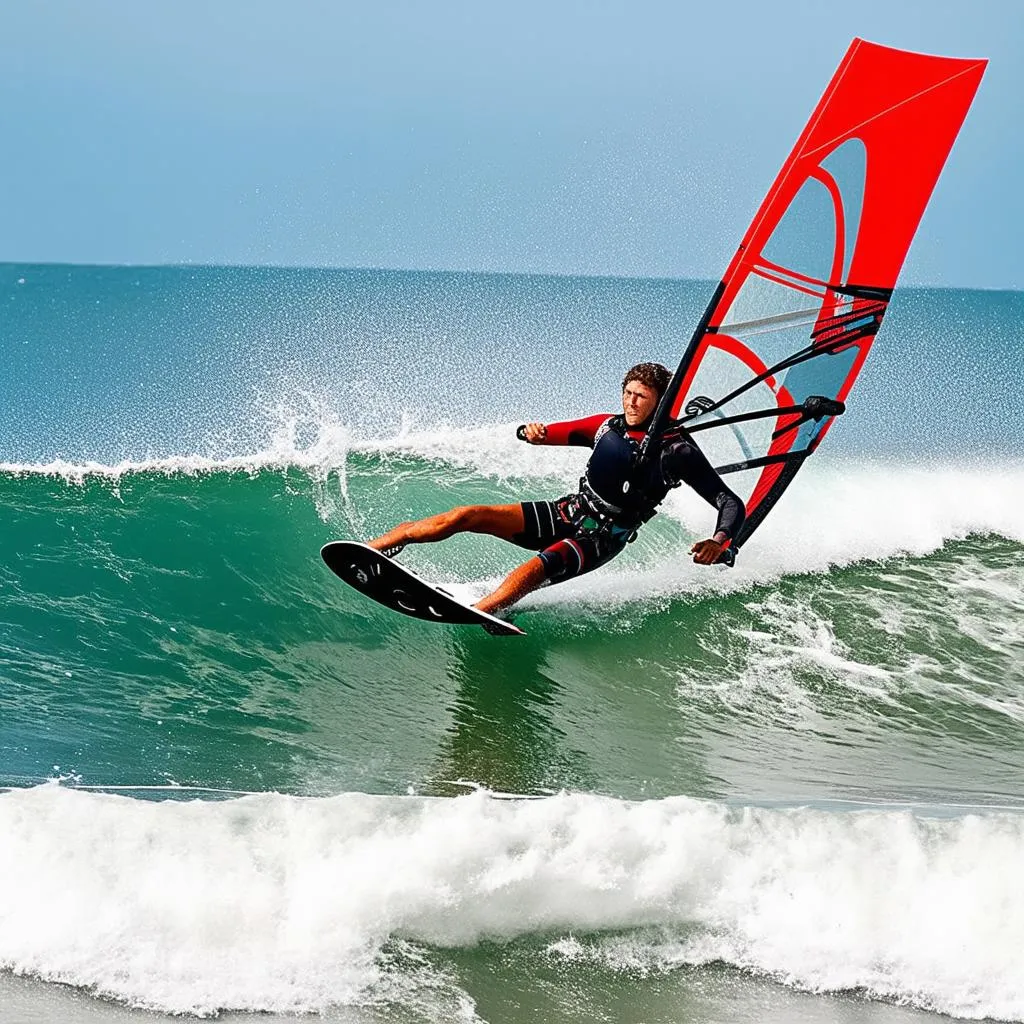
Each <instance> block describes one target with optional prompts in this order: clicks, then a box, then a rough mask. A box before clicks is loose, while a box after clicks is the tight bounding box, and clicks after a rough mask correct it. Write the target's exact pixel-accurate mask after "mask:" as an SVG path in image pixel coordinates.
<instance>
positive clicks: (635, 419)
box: [369, 363, 745, 612]
mask: <svg viewBox="0 0 1024 1024" xmlns="http://www.w3.org/2000/svg"><path fill="white" fill-rule="evenodd" d="M670 379H671V374H670V373H669V371H668V370H667V369H666V368H665V367H664V366H662V365H661V364H660V363H639V364H638V365H637V366H634V367H633V368H632V369H631V370H629V372H628V373H627V374H626V376H625V379H624V380H623V382H622V414H621V415H616V416H608V415H607V414H600V415H597V416H590V417H587V418H585V419H581V420H572V421H568V422H564V423H552V424H547V425H545V424H543V423H527V424H524V425H523V426H521V427H520V428H519V430H518V432H517V433H518V436H519V437H520V438H521V439H522V440H524V441H527V442H528V443H530V444H551V445H581V446H586V447H592V448H593V449H594V451H593V454H592V455H591V457H590V460H589V461H588V463H587V467H586V470H585V472H584V475H583V477H582V478H581V479H580V487H579V491H578V492H577V493H575V494H569V495H566V496H565V497H563V498H559V499H558V500H557V501H524V502H522V503H520V504H516V505H466V506H461V507H459V508H453V509H451V510H450V511H448V512H442V513H441V514H440V515H436V516H430V517H429V518H426V519H421V520H419V521H417V522H408V523H401V524H399V525H398V526H396V527H395V528H394V529H392V530H389V531H388V532H387V533H385V534H384V535H383V536H381V537H378V538H377V539H376V540H372V541H370V542H369V544H370V547H372V548H375V549H377V550H378V551H383V552H384V553H385V554H389V555H396V554H397V553H398V552H399V551H400V550H401V549H402V548H403V547H404V546H405V545H406V544H426V543H430V542H432V541H439V540H444V539H446V538H447V537H451V536H453V535H454V534H456V533H463V532H467V531H468V532H472V533H486V534H491V535H492V536H495V537H500V538H501V539H502V540H507V541H510V542H511V543H513V544H518V545H519V546H520V547H525V548H530V549H531V550H534V551H537V552H538V554H537V555H536V557H534V558H531V559H529V561H527V562H524V563H523V564H522V565H520V566H519V567H518V568H516V569H514V570H513V571H512V572H511V573H510V574H509V575H508V577H506V579H505V580H504V582H503V583H502V584H501V585H500V586H499V587H498V588H497V590H495V591H494V592H493V593H492V594H489V595H488V596H487V597H485V598H483V599H482V600H481V601H479V602H477V605H476V607H477V608H479V609H480V610H481V611H485V612H495V611H497V610H500V609H502V608H506V607H508V606H509V605H511V604H514V603H515V602H516V601H518V600H520V599H521V598H523V597H525V596H526V595H527V594H529V593H530V592H531V591H533V590H536V589H537V588H538V587H540V586H541V585H543V584H544V583H548V582H550V583H556V582H561V581H562V580H566V579H569V578H571V577H573V576H580V575H582V574H583V573H585V572H590V571H591V570H593V569H596V568H597V567H598V566H600V565H603V564H604V563H605V562H607V561H609V560H610V559H612V558H614V557H615V556H616V555H617V554H618V553H619V552H620V551H622V549H623V548H624V547H625V546H626V544H627V543H629V542H630V541H631V540H633V539H634V538H635V537H636V531H637V529H638V528H639V527H640V526H642V525H643V524H644V523H645V522H647V520H649V519H650V518H651V517H652V516H653V515H654V514H655V510H656V508H657V506H658V505H659V504H660V503H661V501H662V500H663V499H664V498H665V495H666V494H668V492H669V491H670V490H671V489H672V488H673V487H677V486H678V485H679V484H681V483H686V484H688V485H689V486H690V487H692V488H693V489H694V490H695V491H696V492H697V493H698V494H699V495H700V496H701V497H702V498H703V499H704V500H705V501H706V502H708V504H709V505H713V506H715V507H716V508H717V509H718V522H717V524H716V527H715V533H714V535H713V536H712V537H710V538H709V539H707V540H702V541H698V542H697V543H696V544H694V545H693V547H692V548H691V549H690V550H691V553H692V554H693V560H694V561H695V562H696V563H698V564H699V565H711V564H712V563H714V562H716V561H719V560H720V559H721V558H722V556H723V553H724V552H725V551H726V549H727V548H728V546H729V543H730V541H731V540H732V539H733V538H734V537H735V536H736V532H737V531H738V530H739V528H740V527H741V526H742V525H743V520H744V515H745V512H744V507H743V502H742V501H741V500H740V499H739V498H738V497H737V496H736V494H734V493H733V492H732V491H731V490H730V489H729V488H728V487H727V486H726V485H725V484H724V483H723V482H722V479H721V477H720V476H719V475H718V474H717V473H716V472H715V470H714V469H713V468H712V467H711V464H710V463H709V462H708V460H707V459H706V458H705V456H704V454H703V453H702V452H701V451H700V449H699V448H697V446H696V445H695V444H694V442H693V441H692V440H691V439H690V438H689V437H688V436H687V434H686V433H685V431H681V430H680V431H674V432H673V433H672V434H671V435H670V438H669V439H666V440H665V441H664V442H663V443H662V444H661V448H660V452H658V453H657V455H656V456H655V457H654V458H651V459H645V460H639V459H637V452H638V449H639V444H640V442H641V441H642V440H643V438H644V434H645V432H646V430H647V427H648V426H649V424H650V421H651V418H652V417H653V415H654V412H655V410H656V408H657V406H658V400H659V399H660V397H661V395H662V393H663V392H664V390H665V388H666V387H667V386H668V383H669V380H670Z"/></svg>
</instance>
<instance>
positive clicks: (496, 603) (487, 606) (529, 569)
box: [474, 558, 545, 615]
mask: <svg viewBox="0 0 1024 1024" xmlns="http://www.w3.org/2000/svg"><path fill="white" fill-rule="evenodd" d="M544 579H545V572H544V563H543V562H542V561H541V560H540V559H539V558H531V559H530V560H529V561H528V562H524V563H523V564H522V565H521V566H519V568H518V569H513V570H512V571H511V572H510V573H509V574H508V576H506V577H505V582H504V583H502V584H501V586H500V587H498V589H497V590H495V591H494V593H493V594H488V595H487V597H485V598H482V599H481V600H479V601H477V603H476V604H475V605H474V607H475V608H479V609H480V611H482V612H489V613H490V614H491V615H493V614H494V613H495V612H496V611H500V610H501V609H502V608H507V607H508V606H509V605H510V604H515V603H516V601H520V600H522V599H523V598H524V597H526V595H527V594H529V593H531V592H532V591H534V590H536V589H537V588H538V587H539V586H540V585H541V584H542V583H543V582H544Z"/></svg>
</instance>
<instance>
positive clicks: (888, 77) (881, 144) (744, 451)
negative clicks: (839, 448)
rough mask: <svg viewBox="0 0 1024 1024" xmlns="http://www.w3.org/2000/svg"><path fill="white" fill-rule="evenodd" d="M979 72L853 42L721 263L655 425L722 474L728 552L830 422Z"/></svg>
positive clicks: (976, 67)
mask: <svg viewBox="0 0 1024 1024" xmlns="http://www.w3.org/2000/svg"><path fill="white" fill-rule="evenodd" d="M986 63H987V62H986V61H984V60H958V59H954V58H949V57H933V56H929V55H926V54H919V53H910V52H907V51H904V50H894V49H890V48H888V47H885V46H878V45H876V44H874V43H868V42H865V41H864V40H861V39H856V40H854V42H853V43H852V44H851V46H850V49H849V51H848V52H847V54H846V56H845V57H844V58H843V61H842V63H841V64H840V65H839V68H838V70H837V71H836V73H835V75H834V76H833V78H832V81H831V82H830V83H829V86H828V88H827V89H826V90H825V94H824V95H823V96H822V98H821V101H820V102H819V103H818V106H817V108H816V109H815V111H814V113H813V114H812V115H811V119H810V120H809V121H808V123H807V127H806V128H804V130H803V133H802V134H801V136H800V138H799V140H798V141H797V143H796V146H795V147H794V148H793V152H792V153H791V154H790V156H789V158H788V159H787V160H786V163H785V165H784V166H783V168H782V170H781V172H780V173H779V176H778V178H777V179H776V181H775V183H774V184H773V185H772V187H771V189H770V190H769V192H768V195H767V197H766V198H765V200H764V202H763V203H762V204H761V208H760V209H759V210H758V212H757V215H756V216H755V217H754V221H753V223H752V224H751V226H750V228H749V230H748V231H747V233H746V235H745V236H744V238H743V241H742V242H741V243H740V247H739V249H738V250H737V252H736V255H735V256H734V257H733V259H732V262H731V263H730V264H729V269H728V270H727V271H726V274H725V277H724V278H723V279H722V282H721V284H720V285H719V287H718V289H717V290H716V292H715V295H714V298H713V299H712V302H711V305H710V306H709V308H708V311H707V313H706V314H705V316H704V318H703V320H702V322H701V324H700V326H699V327H698V329H697V332H696V333H695V334H694V336H693V339H692V341H691V342H690V346H689V348H688V349H687V352H686V354H685V355H684V357H683V361H682V363H681V364H680V366H679V369H678V370H677V371H676V375H675V377H674V378H673V383H672V386H671V387H670V390H669V395H668V396H667V401H666V403H665V404H664V407H663V409H662V410H661V414H660V415H661V424H662V425H663V424H664V422H665V420H666V419H667V418H668V417H671V418H673V419H680V418H681V419H683V421H684V422H685V424H686V427H687V429H688V430H690V431H691V432H693V433H697V432H698V431H702V433H699V434H697V437H696V438H695V440H697V441H698V443H699V444H700V446H701V447H702V448H703V449H704V450H705V452H706V453H707V454H708V456H709V457H710V458H711V460H712V462H714V463H716V464H717V465H718V466H719V469H720V471H722V472H726V473H734V474H736V476H735V477H733V478H732V480H731V481H730V483H733V484H734V485H735V489H736V490H737V492H738V493H739V494H740V495H741V496H742V497H743V498H744V500H745V501H746V506H747V523H746V524H745V526H744V529H743V531H742V533H741V535H740V537H738V538H737V545H736V546H739V544H742V543H743V542H744V541H745V540H746V539H747V538H748V537H749V536H750V534H751V533H752V532H753V530H754V529H756V527H757V526H758V524H759V523H760V522H761V521H762V519H763V518H764V516H765V515H766V514H767V512H768V510H769V509H770V508H771V507H772V505H774V504H775V502H776V501H777V500H778V498H779V497H780V495H781V494H782V492H783V491H784V490H785V488H786V486H788V484H789V482H790V481H791V480H792V478H793V476H794V475H795V473H796V471H797V470H798V469H799V467H800V465H801V464H802V462H803V460H804V459H805V458H806V457H807V456H808V455H810V454H811V453H812V452H813V451H814V450H815V449H816V448H817V446H818V445H819V444H820V443H821V440H822V438H823V437H824V436H825V434H826V433H827V431H828V429H829V427H830V425H831V423H832V420H833V419H834V417H835V415H836V414H838V413H839V412H840V411H841V410H842V406H841V405H838V404H837V403H843V402H845V399H846V397H847V395H848V393H849V391H850V388H851V387H852V386H853V382H854V380H855V379H856V377H857V374H858V372H859V371H860V368H861V366H862V365H863V363H864V359H865V358H866V357H867V354H868V350H869V349H870V347H871V342H872V340H873V338H874V336H875V334H876V333H877V332H878V328H879V325H880V324H881V322H882V317H883V315H884V313H885V310H886V307H887V305H888V301H889V298H890V296H891V294H892V289H893V287H894V286H895V284H896V278H897V277H898V275H899V272H900V268H901V267H902V265H903V261H904V259H905V257H906V255H907V250H908V249H909V248H910V243H911V240H912V239H913V237H914V232H915V231H916V229H917V225H918V223H919V222H920V220H921V216H922V215H923V213H924V209H925V206H926V205H927V203H928V199H929V197H930V196H931V193H932V189H933V188H934V187H935V182H936V181H937V179H938V177H939V174H940V172H941V171H942V167H943V165H944V163H945V161H946V157H947V156H948V155H949V151H950V149H951V148H952V145H953V142H954V140H955V139H956V136H957V132H958V131H959V130H960V126H961V124H962V123H963V120H964V118H965V117H966V115H967V110H968V108H969V107H970V105H971V101H972V100H973V98H974V94H975V92H976V91H977V88H978V85H979V83H980V82H981V77H982V75H983V74H984V71H985V65H986ZM712 428H714V429H712Z"/></svg>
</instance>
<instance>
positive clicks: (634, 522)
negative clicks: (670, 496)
mask: <svg viewBox="0 0 1024 1024" xmlns="http://www.w3.org/2000/svg"><path fill="white" fill-rule="evenodd" d="M608 432H610V433H613V434H615V435H617V436H618V437H619V438H621V439H622V441H623V443H624V444H626V445H628V446H629V449H630V451H629V454H628V459H629V465H628V468H627V469H626V473H625V479H624V480H623V482H622V485H621V487H622V494H623V497H624V498H625V499H626V500H625V501H623V503H622V504H617V503H615V502H613V501H609V500H608V498H606V497H603V496H602V495H600V494H599V493H598V492H597V490H596V488H595V487H594V484H593V482H592V481H591V479H590V471H591V468H592V465H593V457H591V462H590V463H588V464H587V471H586V472H585V473H584V475H583V476H581V477H580V484H579V494H578V502H576V504H577V506H578V508H577V510H576V511H575V512H573V511H572V510H571V509H570V512H571V519H570V522H571V523H572V525H573V526H574V527H575V528H576V529H578V530H581V531H583V532H586V533H589V534H592V535H596V536H599V537H608V538H611V539H614V540H619V539H623V538H624V539H625V541H626V543H629V544H632V543H633V541H634V540H636V535H637V530H638V529H639V528H640V527H641V526H642V525H643V524H644V523H646V522H647V521H648V520H650V519H652V518H653V517H654V516H655V515H657V509H656V508H655V507H654V506H655V505H656V504H657V501H660V500H661V499H660V497H659V498H657V499H654V500H652V498H651V496H650V494H649V492H648V489H647V484H648V481H647V480H646V479H644V475H643V474H641V472H640V469H641V463H640V458H639V445H638V444H637V442H636V441H634V440H633V439H632V438H631V437H630V436H629V433H628V428H627V426H626V420H625V417H624V416H613V417H611V419H609V420H608V422H607V424H606V425H605V427H604V428H603V430H602V431H601V434H600V436H599V437H598V439H597V442H596V443H595V445H594V451H595V452H596V451H597V449H598V446H599V445H600V444H601V443H602V441H603V438H604V435H605V433H608ZM623 454H625V453H623ZM618 457H619V458H621V455H620V456H618ZM627 496H628V497H627Z"/></svg>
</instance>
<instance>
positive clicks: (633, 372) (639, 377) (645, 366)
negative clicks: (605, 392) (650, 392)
mask: <svg viewBox="0 0 1024 1024" xmlns="http://www.w3.org/2000/svg"><path fill="white" fill-rule="evenodd" d="M671 379H672V374H671V373H669V370H668V367H667V366H662V365H661V363H637V364H636V366H634V367H633V368H632V369H630V370H628V371H627V372H626V376H625V377H623V378H622V390H623V391H625V390H626V385H627V384H628V383H629V382H630V381H631V380H635V381H637V382H638V383H640V384H643V385H644V387H648V388H653V389H654V390H655V391H657V392H658V397H659V398H661V396H662V395H663V394H665V388H667V387H668V382H669V381H670V380H671Z"/></svg>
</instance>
